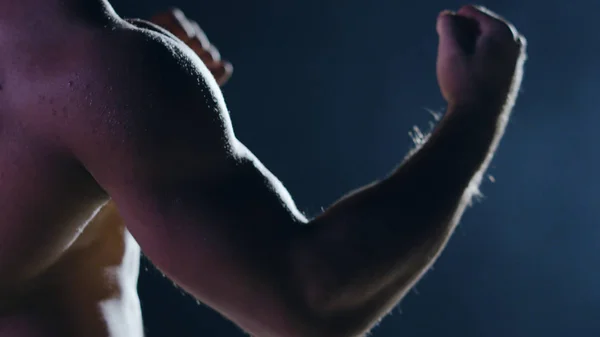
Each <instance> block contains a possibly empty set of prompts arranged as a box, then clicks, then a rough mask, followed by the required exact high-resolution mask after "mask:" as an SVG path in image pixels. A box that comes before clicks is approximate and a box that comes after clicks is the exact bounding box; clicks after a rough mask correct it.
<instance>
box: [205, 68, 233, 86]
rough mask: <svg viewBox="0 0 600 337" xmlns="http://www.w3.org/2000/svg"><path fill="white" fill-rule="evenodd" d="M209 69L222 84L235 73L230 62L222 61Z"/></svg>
mask: <svg viewBox="0 0 600 337" xmlns="http://www.w3.org/2000/svg"><path fill="white" fill-rule="evenodd" d="M209 70H210V72H211V73H212V74H213V76H214V78H215V80H216V81H217V83H218V84H219V85H220V86H223V85H224V84H225V83H226V82H227V81H228V80H229V79H230V78H231V75H232V74H233V66H232V65H231V63H229V62H220V63H219V65H218V66H217V67H215V68H212V69H211V68H209Z"/></svg>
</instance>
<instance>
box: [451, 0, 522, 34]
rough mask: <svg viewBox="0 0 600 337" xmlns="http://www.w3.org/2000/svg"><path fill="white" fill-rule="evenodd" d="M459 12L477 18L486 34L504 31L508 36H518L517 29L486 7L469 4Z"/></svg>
mask: <svg viewBox="0 0 600 337" xmlns="http://www.w3.org/2000/svg"><path fill="white" fill-rule="evenodd" d="M457 13H458V15H461V16H464V17H467V18H471V19H473V20H476V21H477V22H478V23H479V26H480V29H481V31H482V33H484V34H486V33H502V34H505V35H506V36H511V37H513V38H516V29H515V28H514V27H513V26H512V25H511V24H510V23H508V22H507V21H506V20H505V19H504V18H502V17H501V16H500V15H498V14H496V13H494V12H492V11H491V10H489V9H487V8H485V7H481V6H473V5H467V6H463V7H462V8H461V9H459V10H458V12H457Z"/></svg>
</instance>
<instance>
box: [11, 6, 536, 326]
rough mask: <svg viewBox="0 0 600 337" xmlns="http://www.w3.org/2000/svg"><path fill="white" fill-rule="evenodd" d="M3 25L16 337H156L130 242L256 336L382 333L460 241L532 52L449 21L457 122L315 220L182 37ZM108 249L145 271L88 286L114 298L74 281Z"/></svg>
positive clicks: (446, 79)
mask: <svg viewBox="0 0 600 337" xmlns="http://www.w3.org/2000/svg"><path fill="white" fill-rule="evenodd" d="M40 8H43V9H44V11H43V13H42V12H41V11H38V9H40ZM83 8H85V10H83ZM26 19H27V20H26ZM0 28H1V29H0V43H2V45H3V47H4V49H3V53H2V54H1V55H0V85H1V86H2V91H0V117H1V118H2V119H1V120H0V122H1V123H0V125H1V126H2V127H1V128H0V137H3V139H0V173H1V174H0V184H1V185H0V186H2V188H0V201H2V202H0V207H1V209H0V211H1V212H2V214H3V215H4V217H3V219H4V220H3V222H2V223H0V238H2V245H1V246H0V275H2V276H1V277H0V294H2V296H0V299H2V301H0V308H1V309H2V311H1V313H2V314H1V315H0V335H3V336H5V335H6V336H11V337H32V336H82V335H85V336H117V337H121V336H135V335H136V333H137V334H138V335H141V332H139V331H135V329H136V325H135V324H131V323H130V321H129V320H132V321H134V322H135V321H136V320H138V322H139V320H140V316H139V307H136V306H135V304H133V305H132V303H137V297H136V295H135V289H134V286H132V284H133V285H134V283H135V282H133V283H131V282H130V281H127V280H132V279H133V280H134V279H135V278H136V277H137V267H138V266H137V263H138V262H139V260H138V257H137V255H138V254H139V251H134V253H129V254H131V256H133V255H135V256H136V258H134V259H132V260H131V261H130V262H125V261H124V256H126V255H127V254H123V253H117V252H124V251H127V249H128V247H131V248H132V249H133V248H136V247H137V245H135V243H134V242H133V240H132V239H131V236H129V235H128V231H129V232H131V235H132V236H133V237H135V240H136V241H137V242H138V243H139V245H140V247H141V249H142V250H143V251H144V253H145V254H146V255H147V256H148V257H149V258H150V259H151V260H152V262H153V263H154V264H155V265H156V266H157V267H158V268H159V269H161V271H163V272H164V273H165V275H166V276H168V277H169V278H171V279H172V280H173V281H175V282H176V283H177V284H178V285H179V286H181V287H182V288H183V289H185V290H187V291H188V292H189V293H190V294H191V295H192V296H194V297H196V298H197V299H198V300H200V301H202V302H204V303H206V304H207V305H209V306H211V307H212V308H214V309H215V310H217V311H219V312H220V313H222V314H223V315H224V316H225V317H227V318H229V319H230V320H232V321H233V322H235V323H236V324H238V325H239V326H240V327H241V328H242V329H244V330H245V331H247V332H248V333H251V334H252V335H255V336H259V337H269V336H274V337H305V336H312V337H351V336H360V335H362V334H364V333H365V332H366V331H368V330H369V329H370V328H371V327H372V326H373V325H374V324H375V323H376V322H377V321H378V319H380V318H381V317H382V316H383V315H385V314H386V313H387V312H388V311H389V309H390V308H392V307H393V306H394V305H395V304H396V303H397V302H398V301H399V300H400V299H401V298H402V297H403V296H404V294H406V292H407V291H408V290H409V289H410V288H411V287H412V286H413V285H414V283H415V282H416V281H417V280H418V279H419V278H420V277H421V275H422V274H423V273H424V272H425V271H426V270H427V269H428V268H429V266H430V265H431V264H432V263H433V262H434V261H435V259H436V258H437V256H438V255H439V254H440V253H441V251H442V250H443V248H444V246H445V245H446V243H447V241H448V239H449V237H450V235H451V234H452V232H453V230H454V228H455V226H456V224H457V223H458V221H459V219H460V217H461V215H462V214H463V212H464V210H465V208H466V206H467V204H468V203H469V201H470V199H471V197H472V195H473V193H474V192H475V191H476V187H477V185H478V183H479V180H480V178H481V175H482V173H483V172H484V170H485V169H486V168H487V166H488V164H489V161H490V160H491V158H492V156H493V154H494V151H495V149H496V147H497V145H498V142H499V140H500V138H501V136H502V134H503V132H504V128H505V125H506V121H507V120H508V117H509V114H510V111H511V109H512V106H513V104H514V101H515V98H516V95H517V92H518V89H519V86H520V81H521V75H522V68H523V63H524V59H525V56H524V55H525V53H524V50H525V44H524V40H523V38H522V37H521V36H520V35H519V34H518V33H517V32H516V30H514V28H513V27H512V26H510V25H509V24H507V23H506V22H505V21H503V20H501V19H499V18H497V17H496V16H495V15H493V14H491V13H489V12H486V11H484V10H481V9H478V8H475V7H472V6H467V7H463V8H461V9H460V10H459V11H458V12H456V13H453V12H443V13H442V14H441V15H440V17H439V18H438V24H437V30H438V33H439V35H440V44H439V52H438V62H437V70H438V82H439V84H440V88H441V92H442V95H443V96H444V98H445V99H446V101H447V102H448V109H447V113H446V116H445V117H444V118H443V119H442V121H441V122H440V123H439V125H438V127H437V128H436V129H435V130H434V132H433V133H432V135H431V137H429V139H428V141H427V142H426V143H425V144H424V145H423V146H422V147H421V148H420V149H419V150H418V151H416V152H415V153H413V154H412V155H411V156H410V157H409V158H408V159H406V160H405V161H404V162H403V163H402V164H401V165H400V166H399V167H398V168H397V169H396V170H394V172H393V173H392V174H391V175H390V176H389V177H388V178H386V179H383V180H381V181H378V182H375V183H373V184H371V185H369V186H366V187H365V188H363V189H361V190H359V191H356V192H353V193H351V194H349V195H347V196H346V197H344V198H343V199H342V200H340V201H338V202H337V203H336V204H334V205H333V206H332V207H330V208H329V209H328V210H326V211H325V212H324V213H323V214H322V215H320V216H319V217H317V218H315V219H310V220H309V219H306V218H305V217H304V216H303V215H302V214H301V213H300V212H299V211H298V210H297V208H296V207H295V205H294V203H293V201H292V198H291V197H290V196H289V194H288V193H287V192H286V191H285V189H284V188H283V186H281V184H280V183H279V182H278V181H277V180H276V178H275V177H274V176H273V175H272V174H271V173H270V172H268V171H267V170H266V168H264V167H263V166H262V165H261V164H260V162H259V161H258V160H257V159H256V158H255V157H254V156H253V155H252V154H251V152H250V151H249V150H248V149H247V148H246V147H244V146H243V145H242V143H241V142H240V141H239V140H238V139H236V138H235V135H234V133H233V130H232V127H231V124H230V120H229V116H228V114H227V109H226V106H225V103H224V101H223V97H222V95H221V92H220V90H219V88H218V83H217V81H215V79H214V78H213V77H212V75H211V74H210V70H209V69H208V68H207V66H208V67H210V65H209V64H207V66H205V65H204V64H203V62H202V60H201V58H200V57H198V56H197V55H196V54H195V53H194V52H193V51H192V50H191V49H189V48H188V47H186V46H185V44H184V43H182V42H181V41H178V40H176V39H174V38H171V37H169V36H166V35H165V34H163V33H160V32H156V31H154V30H152V29H144V28H140V27H139V25H135V23H134V24H131V23H128V22H126V21H124V20H122V19H120V18H119V17H118V16H117V15H116V13H114V11H112V9H111V8H110V6H109V5H108V3H106V2H104V1H101V0H45V1H42V0H22V1H20V2H8V1H5V2H0ZM40 29H43V30H44V32H46V34H44V36H39V35H36V32H37V31H38V30H40ZM1 32H9V33H10V34H2V33H1ZM73 46H79V48H76V49H74V48H73ZM23 55H29V57H23ZM41 55H43V57H42V56H41ZM149 69H151V70H152V71H148V70H149ZM109 198H112V200H113V201H114V204H112V205H111V206H110V208H105V209H104V211H101V212H100V213H99V214H97V218H95V219H94V221H92V223H91V224H89V225H88V227H87V228H86V227H85V226H84V225H82V224H86V223H87V221H86V220H87V219H89V218H91V217H92V216H93V215H94V214H95V213H96V212H97V210H98V209H99V208H100V207H101V206H102V205H105V204H106V203H107V202H108V200H109ZM115 207H116V208H115ZM117 209H118V214H117V212H116V211H115V210H117ZM94 224H96V226H97V228H96V227H95V226H94ZM109 224H113V225H112V226H111V225H109ZM114 224H118V225H114ZM124 224H126V225H127V231H126V230H125V226H124ZM94 228H96V230H93V229H94ZM111 228H112V229H111ZM111 231H113V232H112V234H111ZM80 233H82V234H81V236H80ZM119 235H121V239H120V240H114V239H110V238H114V237H118V236H119ZM103 237H107V238H109V239H106V241H104V242H103V241H102V240H103ZM129 243H132V244H131V245H128V244H129ZM80 247H83V249H87V250H88V251H89V253H90V258H84V257H82V256H84V255H83V254H81V253H80V252H79V253H76V252H77V249H78V248H79V249H81V248H80ZM102 249H106V251H107V252H108V253H106V254H101V255H102V256H104V257H105V256H110V255H111V254H112V253H114V254H115V255H114V260H113V262H112V263H113V264H114V265H117V266H120V269H119V270H120V271H121V272H122V273H120V275H121V276H122V275H123V274H127V276H122V277H121V278H116V277H115V276H114V275H115V274H114V273H113V274H110V273H102V275H98V277H90V278H86V279H97V280H99V283H101V286H99V287H97V289H101V288H102V285H103V284H107V283H105V281H103V280H105V279H106V278H111V277H112V278H113V279H116V281H115V282H114V283H113V285H115V286H114V287H109V289H107V290H106V293H104V294H103V292H102V291H94V292H85V289H84V288H79V289H80V290H81V294H79V293H78V292H77V291H72V288H71V287H69V286H66V284H68V282H67V281H65V280H69V281H71V282H72V281H73V280H74V279H77V276H75V275H76V274H73V275H71V274H69V271H73V273H75V270H77V268H76V266H77V265H78V264H77V263H73V262H69V257H70V256H74V255H76V256H78V257H76V258H75V259H79V260H80V261H85V263H80V265H81V267H80V268H82V270H85V269H86V268H89V266H90V265H92V266H93V265H94V263H91V262H90V261H92V260H93V256H94V254H97V252H99V251H100V250H102ZM130 252H131V250H130ZM101 260H102V261H103V262H102V263H107V261H110V259H105V258H103V259H101ZM61 264H64V265H65V266H68V267H64V268H63V269H62V270H63V271H62V272H60V273H56V274H54V273H53V272H52V271H53V270H57V269H60V267H59V266H60V265H61ZM107 265H110V263H108V264H107ZM92 269H93V270H96V271H97V270H98V269H95V268H92ZM133 270H135V272H132V271H133ZM86 273H87V274H93V271H88V270H86V271H83V272H81V273H80V274H79V275H83V274H86ZM52 275H58V276H55V278H53V277H52ZM44 278H45V280H55V281H53V282H50V281H44V282H39V280H40V279H44ZM100 280H102V281H100ZM71 284H72V283H71ZM50 285H54V288H52V287H51V286H50ZM90 293H91V294H92V295H94V296H96V295H99V296H98V297H99V298H95V299H93V300H92V302H93V301H97V302H96V303H98V304H99V306H97V307H92V308H91V309H90V310H91V311H94V310H95V311H96V312H90V313H86V309H83V310H80V309H79V306H78V305H79V302H78V301H80V300H81V299H82V298H85V296H88V295H90ZM4 294H6V295H4ZM8 294H10V296H8ZM63 294H68V296H62V295H63ZM106 298H109V299H113V300H109V301H107V300H106ZM5 299H6V300H5ZM114 299H117V300H116V301H115V300H114ZM98 308H101V309H100V310H99V309H98ZM121 313H125V314H124V316H120V315H121ZM111 317H124V318H121V320H122V322H119V321H111ZM103 319H104V322H108V324H106V325H105V326H104V330H103V331H99V330H98V329H96V330H94V328H96V327H102V325H99V324H97V323H95V322H97V321H101V320H103ZM114 319H115V320H117V319H119V318H114ZM121 323H122V324H121Z"/></svg>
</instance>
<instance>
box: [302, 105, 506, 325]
mask: <svg viewBox="0 0 600 337" xmlns="http://www.w3.org/2000/svg"><path fill="white" fill-rule="evenodd" d="M511 107H512V104H509V105H508V106H505V107H504V109H502V108H500V107H499V106H488V107H485V106H464V107H455V108H450V109H449V111H448V113H447V115H448V116H447V117H446V118H444V120H443V121H442V122H441V123H440V125H439V126H438V127H437V128H436V130H435V131H434V133H433V134H432V135H431V137H430V139H429V140H428V141H427V142H426V143H425V144H424V145H423V146H422V148H421V149H420V150H419V151H417V152H415V153H414V154H413V155H412V156H411V157H410V158H408V159H407V160H406V161H405V162H404V163H403V164H402V165H401V166H400V167H399V168H398V169H397V170H395V172H394V173H393V174H392V175H390V176H389V177H388V178H387V179H384V180H383V181H381V182H378V183H375V184H373V185H371V186H368V187H366V188H364V189H362V190H360V191H358V192H355V193H352V194H351V195H349V196H347V197H346V198H344V199H342V200H340V201H339V202H338V203H336V204H335V205H333V206H332V207H331V208H330V209H328V210H327V211H326V212H325V213H324V214H323V215H321V216H320V217H318V218H317V219H315V220H314V221H313V223H312V225H311V226H307V227H305V228H304V229H303V231H302V233H301V235H300V236H299V238H298V239H297V240H296V241H295V245H294V248H293V251H292V259H293V260H294V262H293V263H292V265H294V266H295V268H296V270H295V273H294V275H295V278H297V279H299V281H298V285H300V286H302V287H304V288H303V291H304V292H305V294H306V296H307V303H309V305H310V306H311V307H312V308H313V309H314V310H315V311H320V315H322V316H324V317H331V318H335V317H338V318H339V319H340V320H344V321H345V322H353V324H355V326H352V327H348V326H346V328H347V329H349V331H348V333H349V334H348V335H351V333H352V334H354V333H357V332H362V331H364V329H368V328H369V327H370V325H371V324H373V323H375V321H376V320H377V319H378V318H379V317H380V316H381V315H382V314H384V313H385V312H386V311H387V310H389V309H390V308H391V307H392V306H393V305H395V304H396V302H397V301H398V300H399V299H400V298H401V297H402V296H403V295H404V294H405V293H406V291H408V290H409V289H410V288H411V287H412V285H413V284H414V283H415V282H416V281H417V280H418V279H419V278H420V276H421V275H422V274H423V273H424V272H425V271H426V270H427V268H428V267H429V266H430V265H431V263H433V261H434V260H435V258H436V257H437V256H438V254H439V253H440V252H441V250H442V249H443V247H444V245H445V244H446V242H447V241H448V239H449V237H450V235H451V234H452V232H453V230H454V228H455V226H456V224H457V222H458V221H459V219H460V217H461V215H462V214H463V212H464V209H465V207H466V206H467V204H468V202H469V201H470V199H471V197H472V195H473V193H474V192H475V191H476V190H477V186H478V184H479V180H480V178H481V175H482V174H483V172H484V170H485V169H486V168H487V166H488V164H489V161H490V160H491V158H492V155H493V153H494V151H495V149H496V146H497V144H498V141H499V139H500V138H501V136H502V133H503V132H504V127H505V124H506V120H507V118H508V113H509V111H510V108H511ZM341 324H342V325H344V324H346V323H341Z"/></svg>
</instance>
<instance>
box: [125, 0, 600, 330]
mask: <svg viewBox="0 0 600 337" xmlns="http://www.w3.org/2000/svg"><path fill="white" fill-rule="evenodd" d="M172 1H175V0H152V1H138V0H114V6H115V8H116V9H117V11H119V12H120V13H121V14H122V15H125V16H129V17H132V16H136V17H148V16H150V15H151V14H153V13H154V12H156V11H159V10H163V9H165V8H166V7H169V6H172V5H177V6H179V7H181V8H182V9H184V11H185V12H186V13H187V14H188V16H190V17H192V18H195V19H197V20H198V22H199V23H200V25H201V26H202V27H203V28H204V29H205V31H206V32H207V34H208V35H209V37H210V38H211V39H212V41H213V42H214V43H215V44H216V45H217V46H218V47H219V49H220V50H221V53H222V55H223V56H224V57H225V58H227V59H229V60H231V61H232V62H233V64H234V66H235V74H234V77H233V79H232V80H231V82H230V83H229V84H228V85H227V86H226V87H225V90H224V93H225V97H226V100H227V103H228V106H229V108H230V110H231V114H232V118H233V122H234V124H235V129H236V133H237V134H238V136H239V138H240V139H241V140H242V141H243V142H244V143H246V144H247V145H248V146H249V147H250V148H251V149H252V150H253V151H254V152H255V153H256V154H257V155H258V157H259V158H261V160H262V161H263V162H264V163H265V164H266V165H267V166H268V167H269V168H270V169H271V170H272V171H273V172H274V173H275V174H276V175H277V176H278V177H279V178H281V180H282V181H283V182H284V183H285V185H286V186H287V187H288V188H289V190H290V192H291V193H292V194H293V195H294V196H295V199H296V201H297V203H298V205H299V207H300V208H301V209H302V210H305V211H306V212H307V213H308V214H311V215H314V214H316V213H317V212H318V211H319V210H320V209H321V207H326V206H327V205H329V204H330V203H331V202H333V201H334V200H335V199H337V198H338V197H340V196H341V195H343V194H344V192H346V191H347V190H349V189H352V188H355V187H358V186H360V185H362V184H365V183H367V182H369V181H371V180H372V179H374V178H377V177H381V176H382V175H383V174H385V173H387V172H388V171H389V170H390V169H391V168H392V167H393V166H394V165H395V164H397V163H398V162H399V161H400V160H401V159H402V157H403V156H404V154H405V153H406V152H407V150H408V149H409V148H410V147H411V140H410V138H409V136H408V131H409V130H410V129H411V127H412V126H413V125H418V126H420V127H421V128H422V129H425V130H426V129H428V123H429V121H431V120H432V118H431V116H430V114H429V113H428V112H427V111H428V109H432V110H436V111H439V110H440V109H442V108H443V101H442V99H441V97H440V94H439V91H438V88H437V83H436V78H435V71H434V70H435V68H434V64H435V56H436V47H437V38H436V34H435V29H434V27H435V18H436V16H437V13H438V11H440V10H441V9H444V8H452V9H456V8H458V7H459V6H460V5H461V4H463V3H461V2H458V1H455V0H452V1H450V0H448V1H441V0H432V1H426V2H425V1H423V2H419V1H392V0H371V1H356V0H353V1H352V0H346V1H342V0H337V1H334V0H258V1H241V0H220V1H212V2H211V1H198V0H196V1H192V0H177V3H174V2H172ZM481 3H482V4H484V5H486V6H489V7H490V8H491V9H493V10H496V11H498V12H499V13H501V14H503V15H505V16H506V17H507V18H509V19H510V20H512V21H513V22H514V23H515V25H516V26H517V27H518V28H519V29H520V30H521V32H522V33H523V34H524V35H525V36H526V37H527V38H528V41H529V56H530V58H529V61H528V63H527V69H526V76H525V82H524V85H523V93H522V95H521V97H520V99H519V101H518V105H517V108H516V110H515V114H514V117H513V118H512V120H511V122H510V125H509V127H508V130H507V134H506V137H505V138H504V140H503V142H502V144H501V147H500V151H499V153H498V156H497V158H496V160H495V161H494V162H493V167H492V168H491V170H490V172H489V173H490V174H491V175H493V177H494V178H495V180H496V183H493V184H492V183H490V182H489V181H488V182H486V183H485V184H484V186H483V192H484V194H485V196H486V197H485V198H484V200H483V202H481V203H478V204H476V206H475V207H474V208H473V209H471V210H469V211H468V212H467V215H466V216H465V218H464V220H463V222H462V225H461V226H460V227H459V228H458V230H457V233H456V234H455V236H454V238H453V239H452V241H451V243H450V245H449V247H448V249H447V250H446V252H445V254H444V255H443V256H442V258H441V259H440V260H439V262H437V263H436V265H435V268H434V269H433V270H432V271H430V272H429V273H428V274H427V275H426V276H425V278H424V279H423V280H422V281H421V282H420V283H419V284H418V286H417V287H416V289H415V290H414V291H413V292H411V294H410V295H409V296H408V297H407V298H406V299H405V300H404V301H403V302H402V304H401V305H400V306H399V307H398V308H397V309H395V310H394V311H393V314H392V315H391V317H388V318H387V319H385V320H384V322H383V324H381V326H380V327H379V328H377V329H376V330H375V332H374V334H373V336H374V337H386V336H387V337H392V336H394V337H395V336H403V337H430V336H451V337H454V336H461V337H471V336H472V337H507V336H510V337H531V336H533V337H538V336H539V337H541V336H544V337H566V336H578V337H598V336H600V287H599V286H600V269H599V268H598V267H599V262H600V247H599V246H600V244H599V243H600V228H599V226H598V225H597V223H596V222H597V219H599V218H600V209H599V207H598V206H600V205H599V199H598V193H597V188H598V185H599V184H598V183H599V182H598V175H597V172H598V171H599V170H598V169H599V164H600V162H599V161H598V156H597V155H596V153H597V151H596V144H600V139H599V138H600V136H598V135H597V134H596V130H597V128H598V124H599V122H600V118H599V117H598V110H599V106H600V105H599V103H600V102H599V92H598V83H599V82H600V68H599V67H598V65H599V61H598V57H599V51H600V49H599V46H600V44H599V39H600V34H599V29H598V26H597V23H596V22H595V21H596V20H597V18H598V13H599V12H600V2H598V1H592V0H587V1H586V0H573V1H557V0H546V1H541V0H539V1H533V0H525V1H524V0H496V1H492V0H489V1H482V2H481ZM440 174H444V171H443V168H440ZM432 197H434V196H432ZM206 272H211V271H209V270H207V271H206ZM140 292H141V297H142V302H143V310H144V314H145V322H146V325H147V332H148V337H170V336H178V337H187V336H215V337H235V336H238V337H239V336H243V335H242V334H241V333H240V332H239V330H238V329H237V328H235V327H233V326H232V325H231V324H229V323H227V322H226V321H225V320H223V319H221V318H220V317H219V316H218V315H217V314H215V313H213V312H211V311H210V310H209V309H207V308H206V307H204V306H202V305H200V306H198V305H197V304H196V303H195V302H194V301H193V300H191V299H190V298H189V297H185V296H183V295H182V294H181V291H179V290H176V289H174V288H173V287H172V286H171V284H170V283H169V281H166V280H165V279H163V278H162V277H161V276H160V275H159V274H158V273H157V272H155V271H152V270H150V271H143V272H142V274H141V280H140Z"/></svg>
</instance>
